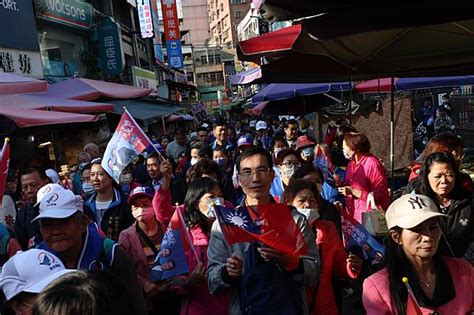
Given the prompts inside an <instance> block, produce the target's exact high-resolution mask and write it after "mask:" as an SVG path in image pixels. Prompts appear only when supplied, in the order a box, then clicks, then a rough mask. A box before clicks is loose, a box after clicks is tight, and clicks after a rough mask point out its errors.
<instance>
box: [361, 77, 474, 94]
mask: <svg viewBox="0 0 474 315" xmlns="http://www.w3.org/2000/svg"><path fill="white" fill-rule="evenodd" d="M460 85H474V76H472V75H466V76H455V77H426V78H395V91H406V90H418V89H432V88H442V87H451V86H460ZM391 89H392V84H391V78H382V79H375V80H370V81H365V82H362V83H359V84H357V85H356V86H355V87H354V93H390V92H391Z"/></svg>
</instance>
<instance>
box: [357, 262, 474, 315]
mask: <svg viewBox="0 0 474 315" xmlns="http://www.w3.org/2000/svg"><path fill="white" fill-rule="evenodd" d="M443 260H444V262H445V263H446V265H447V266H448V269H449V272H450V273H451V278H452V279H453V284H454V290H455V291H456V297H455V298H454V299H452V300H451V301H449V303H447V304H444V305H442V306H440V307H439V308H437V309H431V308H424V307H422V308H421V310H422V312H423V314H432V313H433V312H434V311H437V312H439V313H440V314H453V315H464V314H466V313H467V312H468V311H469V310H472V309H474V298H473V295H474V268H473V267H472V266H471V265H470V264H469V263H468V262H467V261H465V260H463V259H458V258H448V257H443ZM362 301H363V303H364V308H365V310H366V312H367V315H389V314H396V310H395V309H394V308H393V307H392V304H391V299H390V288H389V278H388V272H387V269H382V270H381V271H379V272H377V273H375V274H373V275H372V276H370V277H368V278H367V279H365V281H364V291H363V295H362Z"/></svg>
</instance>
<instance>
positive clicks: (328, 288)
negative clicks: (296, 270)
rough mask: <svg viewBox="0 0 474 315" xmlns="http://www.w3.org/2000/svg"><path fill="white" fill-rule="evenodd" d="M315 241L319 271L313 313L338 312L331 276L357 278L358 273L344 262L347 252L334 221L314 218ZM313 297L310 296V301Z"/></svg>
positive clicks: (332, 314) (333, 314)
mask: <svg viewBox="0 0 474 315" xmlns="http://www.w3.org/2000/svg"><path fill="white" fill-rule="evenodd" d="M314 225H315V227H316V243H317V244H318V248H319V250H320V251H321V259H322V261H321V273H320V280H319V285H318V290H317V294H316V303H315V308H314V311H313V314H314V315H320V314H321V315H322V314H331V315H337V314H339V311H338V308H337V305H336V297H335V296H334V288H333V287H332V280H333V278H335V277H337V278H346V277H350V278H357V276H358V273H356V272H354V271H352V270H351V268H350V266H349V264H348V263H347V262H346V259H347V253H346V251H345V249H344V245H342V241H341V240H340V239H339V236H338V235H337V230H336V226H335V225H334V223H332V222H329V221H324V220H316V222H315V223H314ZM312 299H314V297H310V298H309V300H310V301H312Z"/></svg>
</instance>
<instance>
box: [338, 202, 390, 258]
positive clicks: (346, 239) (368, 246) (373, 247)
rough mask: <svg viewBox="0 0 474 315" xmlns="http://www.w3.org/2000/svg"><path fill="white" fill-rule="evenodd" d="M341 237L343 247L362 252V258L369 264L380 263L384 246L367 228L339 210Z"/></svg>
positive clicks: (383, 255)
mask: <svg viewBox="0 0 474 315" xmlns="http://www.w3.org/2000/svg"><path fill="white" fill-rule="evenodd" d="M341 214H342V215H341V223H342V239H343V243H344V247H345V248H347V249H348V250H349V251H351V252H355V253H357V252H362V254H363V258H364V260H368V261H370V262H371V264H378V263H381V262H382V261H383V259H384V257H385V246H384V245H382V244H380V243H379V242H378V241H377V240H376V239H375V238H374V237H373V236H372V235H371V234H370V233H369V231H367V229H366V228H365V227H364V226H363V225H362V224H360V223H359V222H357V221H356V220H355V219H354V218H351V217H350V216H349V215H348V214H346V213H345V212H344V211H341Z"/></svg>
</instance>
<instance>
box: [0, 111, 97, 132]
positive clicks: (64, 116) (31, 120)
mask: <svg viewBox="0 0 474 315" xmlns="http://www.w3.org/2000/svg"><path fill="white" fill-rule="evenodd" d="M0 116H4V117H7V118H8V119H10V120H13V121H14V122H15V124H16V125H17V126H18V127H20V128H24V127H34V126H44V125H57V124H67V123H81V122H94V121H97V120H98V119H99V118H98V117H97V116H95V115H84V114H72V113H63V112H51V111H45V110H37V109H18V108H15V109H13V108H6V107H0Z"/></svg>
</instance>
